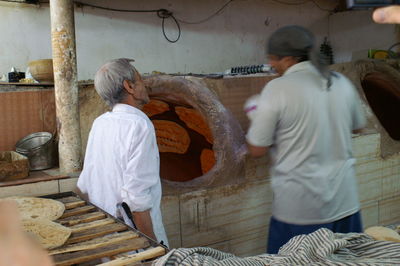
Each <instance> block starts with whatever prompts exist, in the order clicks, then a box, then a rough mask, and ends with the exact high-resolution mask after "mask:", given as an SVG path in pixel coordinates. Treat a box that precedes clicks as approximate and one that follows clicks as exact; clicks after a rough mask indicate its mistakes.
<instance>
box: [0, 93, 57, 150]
mask: <svg viewBox="0 0 400 266" xmlns="http://www.w3.org/2000/svg"><path fill="white" fill-rule="evenodd" d="M0 113H1V114H2V115H1V116H0V150H3V151H7V150H14V149H15V144H16V142H17V141H18V140H19V139H21V138H23V137H25V136H27V135H29V134H31V133H34V132H40V131H49V132H55V103H54V91H53V90H50V89H43V90H33V91H14V92H0Z"/></svg>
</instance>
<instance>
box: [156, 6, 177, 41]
mask: <svg viewBox="0 0 400 266" xmlns="http://www.w3.org/2000/svg"><path fill="white" fill-rule="evenodd" d="M157 16H158V17H159V18H161V19H162V23H161V28H162V33H163V35H164V38H165V39H166V40H167V41H169V42H170V43H176V42H177V41H178V40H179V39H180V38H181V26H180V25H179V22H178V21H177V20H176V18H175V17H174V16H173V14H172V12H170V11H168V10H166V9H160V10H159V11H158V12H157ZM166 18H172V19H173V20H174V21H175V24H176V27H177V28H178V37H176V39H175V40H171V39H169V38H168V37H167V34H166V33H165V26H164V22H165V19H166Z"/></svg>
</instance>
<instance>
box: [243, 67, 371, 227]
mask: <svg viewBox="0 0 400 266" xmlns="http://www.w3.org/2000/svg"><path fill="white" fill-rule="evenodd" d="M365 122H366V121H365V117H364V114H363V112H362V110H361V104H360V99H359V96H358V94H357V92H356V90H355V88H354V86H353V85H352V84H351V82H350V81H349V80H348V79H347V78H345V77H344V76H343V75H341V74H339V73H336V77H332V85H331V87H330V88H329V90H328V89H327V86H326V80H325V79H323V78H322V76H321V75H320V74H319V73H318V71H317V69H316V68H315V67H314V66H313V65H312V64H311V63H310V62H309V61H306V62H301V63H298V64H296V65H293V66H292V67H290V68H289V69H288V70H287V71H286V72H285V74H284V75H283V76H282V77H280V78H277V79H275V80H272V81H270V82H269V83H268V84H267V85H266V86H265V88H264V89H263V91H262V93H261V96H260V99H259V101H258V106H257V110H256V113H255V115H254V119H253V120H252V122H251V125H250V129H249V132H248V134H247V141H248V142H249V143H250V144H252V145H254V146H261V147H270V155H271V158H272V164H273V166H272V167H271V186H272V190H273V193H274V200H273V210H272V214H273V216H274V217H275V218H276V219H278V220H280V221H283V222H286V223H292V224H299V225H302V224H303V225H305V224H320V223H329V222H333V221H336V220H338V219H341V218H344V217H346V216H348V215H351V214H353V213H355V212H357V211H358V210H359V201H358V192H357V182H356V180H355V173H354V167H353V165H354V163H355V159H354V158H353V156H352V140H351V134H352V130H355V129H360V128H362V127H364V125H365Z"/></svg>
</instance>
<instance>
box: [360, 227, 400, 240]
mask: <svg viewBox="0 0 400 266" xmlns="http://www.w3.org/2000/svg"><path fill="white" fill-rule="evenodd" d="M365 233H366V234H367V235H370V236H372V237H373V238H374V239H375V240H385V241H393V242H400V235H399V234H398V233H397V232H396V231H395V230H392V229H390V228H387V227H383V226H372V227H369V228H367V229H366V230H365Z"/></svg>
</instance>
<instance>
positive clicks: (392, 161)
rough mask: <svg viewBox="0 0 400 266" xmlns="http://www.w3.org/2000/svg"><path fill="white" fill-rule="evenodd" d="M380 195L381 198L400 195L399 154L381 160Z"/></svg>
mask: <svg viewBox="0 0 400 266" xmlns="http://www.w3.org/2000/svg"><path fill="white" fill-rule="evenodd" d="M382 195H383V198H388V197H393V196H396V195H400V154H398V155H394V156H391V157H390V158H387V159H385V160H384V161H383V170H382ZM399 205H400V202H399Z"/></svg>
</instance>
